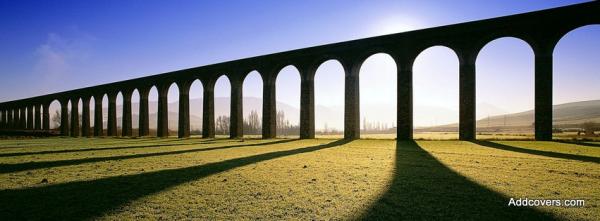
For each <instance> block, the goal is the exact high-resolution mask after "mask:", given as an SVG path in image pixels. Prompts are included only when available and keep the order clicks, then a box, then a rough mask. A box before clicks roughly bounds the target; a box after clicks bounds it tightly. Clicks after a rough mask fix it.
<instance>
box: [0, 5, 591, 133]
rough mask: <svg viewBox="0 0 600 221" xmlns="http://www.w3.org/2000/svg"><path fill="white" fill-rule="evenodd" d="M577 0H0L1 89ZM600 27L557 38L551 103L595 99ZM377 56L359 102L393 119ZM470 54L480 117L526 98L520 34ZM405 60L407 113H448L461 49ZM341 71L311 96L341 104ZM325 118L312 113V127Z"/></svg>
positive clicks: (516, 107)
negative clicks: (410, 82)
mask: <svg viewBox="0 0 600 221" xmlns="http://www.w3.org/2000/svg"><path fill="white" fill-rule="evenodd" d="M580 2H584V1H547V0H529V1H522V0H512V1H508V0H491V1H487V0H486V1H480V0H469V1H467V0H457V1H446V0H432V1H399V0H396V1H349V0H330V1H317V0H307V1H291V0H290V1H281V0H276V1H269V0H264V1H181V0H175V1H158V0H156V1H153V0H148V1H141V0H138V1H123V0H119V1H108V0H106V1H11V0H0V27H1V28H2V31H1V32H0V76H1V78H2V80H1V81H0V101H8V100H14V99H20V98H26V97H30V96H36V95H42V94H46V93H52V92H59V91H65V90H70V89H75V88H80V87H85V86H92V85H96V84H101V83H109V82H114V81H120V80H126V79H131V78H136V77H142V76H147V75H151V74H159V73H162V72H168V71H173V70H177V69H183V68H189V67H195V66H201V65H206V64H212V63H216V62H222V61H227V60H235V59H240V58H245V57H250V56H256V55H262V54H268V53H274V52H280V51H286V50H291V49H297V48H303V47H309V46H315V45H321V44H326V43H334V42H340V41H346V40H352V39H358V38H364V37H370V36H377V35H381V34H389V33H395V32H401V31H407V30H414V29H420V28H427V27H433V26H439V25H446V24H453V23H459V22H466V21H472V20H479V19H485V18H492V17H497V16H504V15H510V14H516V13H522V12H528V11H535V10H540V9H546V8H552V7H558V6H563V5H569V4H575V3H580ZM598 39H600V28H599V27H586V28H583V29H581V30H577V31H575V32H573V33H571V34H569V35H568V36H567V38H565V39H563V40H562V41H561V42H560V43H559V45H558V47H557V49H556V51H555V52H556V54H555V86H556V87H555V96H554V97H555V98H554V100H555V103H565V102H570V101H577V100H590V99H600V93H599V92H600V90H599V89H598V88H599V87H598V86H597V85H600V73H598V72H599V71H598V70H600V68H598V67H599V66H600V65H599V64H600V60H599V58H598V57H600V56H598V55H597V52H598V51H600V43H599V42H598ZM386 56H387V55H383V54H382V55H375V56H373V57H372V58H371V59H369V60H367V62H366V64H365V66H364V67H363V69H364V70H363V71H361V76H365V75H378V76H380V78H367V77H362V78H361V102H362V104H361V105H362V106H363V111H362V113H363V115H366V116H363V117H368V118H369V119H374V120H378V121H385V122H390V123H391V122H393V121H394V119H395V114H393V113H394V111H395V109H394V108H395V103H394V102H395V97H387V96H385V95H389V93H391V92H393V91H395V84H394V83H393V82H395V80H392V79H395V67H394V65H393V63H391V62H392V61H390V59H389V57H386ZM477 65H478V67H477V72H478V73H477V102H478V111H477V112H478V117H482V116H486V115H490V114H492V115H493V114H498V113H508V112H518V111H524V110H528V109H531V108H532V107H533V53H532V52H531V49H530V48H529V47H528V46H527V45H526V44H524V43H523V42H521V41H520V40H517V39H510V38H507V39H499V40H496V41H494V42H492V43H491V44H490V45H488V46H486V48H484V50H483V51H482V52H481V55H480V57H479V58H478V60H477ZM414 71H415V76H414V83H415V86H414V87H415V88H414V90H415V111H416V113H415V124H416V125H417V126H427V125H432V124H441V123H450V122H453V121H457V120H458V115H457V110H458V61H457V59H456V56H455V55H454V54H453V52H452V51H451V50H448V49H447V48H442V47H436V48H431V49H429V50H427V51H425V52H423V54H422V55H421V56H419V58H418V59H417V61H416V62H415V69H414ZM283 72H285V73H282V74H284V75H282V77H281V78H280V79H278V80H277V82H278V90H277V99H278V100H280V101H282V102H285V103H288V104H290V105H292V106H295V107H298V106H299V103H300V102H299V77H298V76H297V72H296V70H295V69H294V68H293V67H288V68H286V69H285V70H284V71H283ZM340 72H341V69H340V67H339V64H337V63H336V62H335V61H330V62H327V63H325V64H324V65H323V67H322V68H321V69H319V71H318V74H317V78H316V82H315V87H316V91H317V94H316V103H317V105H322V106H327V107H330V108H332V109H338V110H339V109H340V108H341V105H343V88H344V85H343V81H341V80H342V79H343V77H342V76H343V75H342V74H341V73H340ZM248 85H250V86H248ZM280 85H285V86H280ZM245 87H246V88H245V89H244V93H245V96H253V97H260V96H261V95H262V92H261V90H262V85H260V77H258V75H254V77H251V78H250V80H249V83H247V84H246V85H245ZM174 90H175V89H173V91H174ZM216 90H217V92H216V95H217V96H228V90H229V86H228V85H227V81H226V79H224V80H220V81H219V83H218V84H217V88H216ZM198 91H200V92H198ZM195 92H197V93H195ZM392 94H393V93H392ZM191 97H201V90H199V89H193V90H192V94H191ZM170 100H176V93H170ZM368 107H382V108H383V110H385V111H384V112H383V113H381V112H378V111H381V108H371V109H369V108H368ZM317 110H319V109H318V108H317ZM430 112H431V113H434V114H431V113H430ZM317 114H318V113H317ZM369 114H370V115H371V116H368V115H369ZM378 117H381V119H378ZM340 118H343V116H340ZM318 121H319V119H318ZM322 124H323V122H317V124H316V125H317V128H319V127H321V125H322ZM338 127H339V125H338Z"/></svg>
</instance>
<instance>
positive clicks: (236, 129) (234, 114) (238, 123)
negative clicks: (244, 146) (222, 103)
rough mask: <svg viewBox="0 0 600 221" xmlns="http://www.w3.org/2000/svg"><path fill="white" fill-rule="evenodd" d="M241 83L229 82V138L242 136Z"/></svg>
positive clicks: (238, 81)
mask: <svg viewBox="0 0 600 221" xmlns="http://www.w3.org/2000/svg"><path fill="white" fill-rule="evenodd" d="M242 88H243V82H242V80H241V79H236V78H232V80H231V106H230V109H229V111H230V112H231V113H230V115H229V116H230V118H229V120H230V122H229V138H241V137H243V136H244V111H243V106H244V105H243V102H242V101H243V92H242V91H243V90H242Z"/></svg>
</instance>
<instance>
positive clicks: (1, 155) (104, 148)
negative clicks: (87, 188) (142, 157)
mask: <svg viewBox="0 0 600 221" xmlns="http://www.w3.org/2000/svg"><path fill="white" fill-rule="evenodd" d="M209 143H214V142H210V141H202V142H195V143H180V144H155V145H141V146H123V147H98V148H86V149H72V150H47V151H37V152H17V153H2V154H0V157H17V156H28V155H41V154H56V153H77V152H88V151H102V150H122V149H136V148H149V147H170V146H186V145H196V144H209Z"/></svg>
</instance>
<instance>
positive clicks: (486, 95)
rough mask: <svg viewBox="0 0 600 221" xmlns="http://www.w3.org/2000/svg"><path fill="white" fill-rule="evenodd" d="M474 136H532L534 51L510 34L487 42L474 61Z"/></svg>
mask: <svg viewBox="0 0 600 221" xmlns="http://www.w3.org/2000/svg"><path fill="white" fill-rule="evenodd" d="M476 73H477V76H476V94H477V95H476V119H477V122H476V131H477V135H476V137H477V138H478V139H479V138H484V139H485V138H498V137H512V136H527V137H532V136H533V132H534V127H533V122H534V115H533V108H534V104H535V98H534V90H535V82H534V54H533V50H532V48H531V46H530V45H529V44H527V43H526V42H525V41H523V40H521V39H518V38H514V37H503V38H498V39H495V40H493V41H491V42H489V43H487V44H486V45H485V46H484V47H483V48H482V50H481V51H480V52H479V54H478V56H477V60H476Z"/></svg>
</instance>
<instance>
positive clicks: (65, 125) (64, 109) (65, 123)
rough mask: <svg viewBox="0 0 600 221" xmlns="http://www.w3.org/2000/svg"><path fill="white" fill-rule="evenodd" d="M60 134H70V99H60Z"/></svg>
mask: <svg viewBox="0 0 600 221" xmlns="http://www.w3.org/2000/svg"><path fill="white" fill-rule="evenodd" d="M60 135H62V136H69V100H62V101H60Z"/></svg>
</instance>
